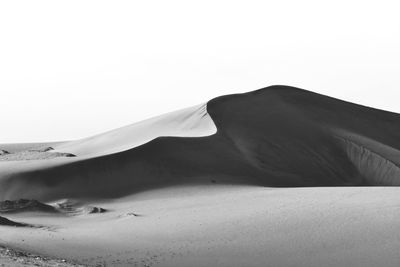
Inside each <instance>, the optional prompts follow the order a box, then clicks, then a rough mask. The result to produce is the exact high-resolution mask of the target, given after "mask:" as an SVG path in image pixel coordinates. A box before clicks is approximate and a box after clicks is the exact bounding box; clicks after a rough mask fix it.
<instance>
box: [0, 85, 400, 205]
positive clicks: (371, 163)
mask: <svg viewBox="0 0 400 267" xmlns="http://www.w3.org/2000/svg"><path fill="white" fill-rule="evenodd" d="M171 114H172V115H169V114H167V115H164V116H160V117H158V118H156V119H151V120H149V121H147V122H144V123H142V125H140V123H139V126H138V124H134V125H132V126H128V127H124V128H121V129H117V130H114V131H111V132H108V133H105V134H102V135H98V136H94V137H92V138H88V139H83V140H80V141H72V142H64V143H60V144H59V145H57V144H56V145H55V146H54V147H55V151H58V150H59V149H60V151H62V152H66V153H71V152H73V153H76V155H77V157H76V159H72V160H71V159H69V160H61V161H60V160H55V161H47V162H35V163H33V164H31V165H28V164H26V163H22V164H20V165H21V169H20V170H19V167H18V166H16V165H13V168H10V169H11V170H9V171H7V170H3V169H1V167H2V166H1V165H0V185H1V189H0V190H1V192H0V195H1V198H2V199H3V200H4V199H18V198H33V199H40V200H51V199H59V198H71V197H72V198H110V197H120V196H123V195H128V194H131V193H135V192H139V191H142V190H146V189H151V188H157V187H163V186H168V185H174V184H191V183H209V182H210V179H211V178H210V177H213V180H215V181H217V182H218V183H229V184H235V183H238V184H251V185H260V186H285V187H302V186H359V185H363V186H368V185H385V186H392V185H400V178H398V177H399V173H400V172H399V167H398V166H399V165H400V157H399V156H400V153H399V148H400V116H399V115H398V114H395V113H391V112H386V111H382V110H377V109H373V108H369V107H365V106H361V105H356V104H352V103H348V102H345V101H341V100H338V99H334V98H331V97H327V96H323V95H320V94H316V93H313V92H310V91H306V90H302V89H298V88H294V87H288V86H271V87H267V88H264V89H260V90H257V91H253V92H249V93H244V94H235V95H227V96H221V97H217V98H215V99H212V100H211V101H209V102H208V103H207V105H206V106H205V105H203V106H199V107H196V108H194V109H186V110H183V112H180V113H179V112H178V113H171ZM206 116H209V119H208V120H207V118H206ZM177 119H179V120H177ZM172 122H173V123H172ZM171 123H172V125H171ZM178 123H181V124H183V126H182V125H178ZM154 124H157V125H158V126H157V127H159V128H163V129H162V130H161V133H160V136H157V132H156V131H153V130H154V129H153V128H154V127H155V126H154ZM211 124H215V127H216V131H215V130H205V129H207V128H208V129H210V128H212V127H213V125H211ZM160 125H161V126H160ZM177 125H178V126H177ZM204 125H206V126H204ZM169 126H170V127H172V128H173V127H181V128H184V130H180V132H178V131H176V130H165V129H168V127H169ZM196 127H197V129H198V130H199V131H198V132H196ZM188 129H189V130H188ZM138 132H141V133H140V134H138ZM188 132H189V134H188ZM143 133H144V134H145V133H151V135H152V137H153V138H152V140H139V141H138V139H143V137H142V136H143ZM165 133H167V134H168V133H170V134H171V136H162V135H163V134H165ZM174 134H175V135H178V136H172V135H174ZM186 134H187V135H189V136H195V137H187V136H185V135H186ZM207 134H209V135H207ZM204 135H206V136H204ZM348 136H352V137H351V139H350V138H349V137H348ZM365 140H369V142H365ZM113 145H115V146H116V147H118V148H119V149H120V150H121V149H122V151H119V150H118V149H116V150H113ZM80 146H82V147H84V149H80ZM68 148H71V150H72V151H68ZM127 148H128V149H127ZM61 149H62V150H61ZM115 151H116V152H115ZM377 151H379V153H378V152H377ZM77 152H80V153H81V155H80V153H77ZM49 153H52V152H49ZM389 158H390V159H389ZM27 186H29V188H30V190H26V189H27Z"/></svg>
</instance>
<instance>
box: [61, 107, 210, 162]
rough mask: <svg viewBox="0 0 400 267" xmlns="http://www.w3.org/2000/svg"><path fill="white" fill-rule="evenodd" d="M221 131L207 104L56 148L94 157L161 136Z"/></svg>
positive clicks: (199, 135) (120, 150) (66, 143)
mask: <svg viewBox="0 0 400 267" xmlns="http://www.w3.org/2000/svg"><path fill="white" fill-rule="evenodd" d="M216 132H217V128H216V126H215V124H214V122H213V120H212V118H211V117H210V115H209V114H208V113H207V104H201V105H197V106H194V107H189V108H185V109H182V110H177V111H174V112H170V113H167V114H164V115H161V116H157V117H154V118H150V119H147V120H144V121H141V122H137V123H134V124H131V125H128V126H125V127H121V128H118V129H115V130H112V131H109V132H106V133H102V134H98V135H95V136H91V137H88V138H84V139H80V140H76V141H70V142H65V143H62V144H59V145H56V146H55V149H56V151H59V152H64V151H68V152H69V153H73V154H76V155H77V156H84V157H94V156H103V155H107V154H113V153H117V152H122V151H125V150H128V149H133V148H135V147H138V146H141V145H143V144H145V143H148V142H151V141H152V140H154V139H156V138H158V137H167V136H170V137H203V136H209V135H213V134H215V133H216Z"/></svg>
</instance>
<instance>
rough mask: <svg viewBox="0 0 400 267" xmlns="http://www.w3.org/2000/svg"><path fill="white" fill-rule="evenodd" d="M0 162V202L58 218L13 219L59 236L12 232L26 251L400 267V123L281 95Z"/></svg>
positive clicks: (267, 93) (288, 91)
mask: <svg viewBox="0 0 400 267" xmlns="http://www.w3.org/2000/svg"><path fill="white" fill-rule="evenodd" d="M49 147H51V148H54V149H49ZM0 149H1V150H4V151H7V152H8V153H2V155H0V200H2V201H6V200H8V201H14V202H7V203H8V204H10V203H16V202H15V201H17V200H18V199H22V198H23V199H30V201H31V202H29V203H30V204H32V203H34V204H35V203H36V204H37V205H36V204H35V205H36V206H40V207H47V206H49V207H50V208H52V209H54V210H56V211H57V212H54V213H51V212H47V213H46V214H43V209H40V208H39V209H36V210H35V209H34V208H33V207H34V206H35V205H28V206H27V207H28V210H29V213H26V212H21V211H22V210H20V209H16V208H15V207H14V206H13V209H8V211H10V210H12V211H13V212H11V213H8V212H7V209H6V208H3V209H2V210H0V212H2V213H1V215H2V216H3V215H4V216H7V217H9V219H10V220H14V219H15V220H16V221H23V222H24V223H29V224H38V225H49V227H51V228H50V229H52V231H48V230H46V229H40V230H38V229H25V230H13V231H11V232H10V231H6V230H3V229H2V228H1V227H0V235H1V236H2V238H3V239H4V240H5V243H7V244H10V245H12V246H15V247H20V248H22V249H24V250H26V251H30V252H34V253H41V254H44V255H50V256H54V257H56V258H60V257H62V258H66V259H78V262H79V263H86V264H89V265H96V264H100V263H102V262H104V263H106V264H108V265H111V266H114V265H121V266H131V265H132V264H135V263H136V264H137V265H138V266H153V265H158V266H190V265H193V264H194V265H196V266H376V265H380V266H399V265H400V258H399V257H398V256H397V253H395V251H397V250H398V249H399V248H400V243H399V242H398V240H400V236H399V234H398V233H397V231H396V230H395V229H397V228H398V226H400V222H399V220H398V218H400V216H398V215H400V214H399V209H397V208H398V206H399V205H400V198H399V197H398V196H399V194H398V193H399V191H398V188H397V187H393V188H388V186H398V185H400V152H399V149H400V115H399V114H395V113H391V112H386V111H382V110H377V109H373V108H369V107H365V106H360V105H356V104H352V103H348V102H345V101H341V100H338V99H334V98H331V97H327V96H323V95H319V94H316V93H313V92H309V91H306V90H302V89H298V88H293V87H287V86H271V87H267V88H264V89H261V90H257V91H254V92H250V93H245V94H237V95H228V96H222V97H218V98H215V99H212V100H210V101H209V102H208V103H207V104H206V105H199V106H195V107H192V108H187V109H184V110H180V111H177V112H172V113H169V114H166V115H163V116H159V117H156V118H153V119H149V120H146V121H143V122H139V123H136V124H132V125H129V126H126V127H122V128H119V129H116V130H113V131H109V132H106V133H103V134H99V135H96V136H93V137H89V138H84V139H81V140H75V141H65V142H57V143H46V144H45V143H43V144H9V145H7V144H4V145H0ZM68 155H74V157H70V156H68ZM331 186H335V187H338V186H339V187H338V188H335V189H333V188H330V187H331ZM344 186H346V187H347V188H344ZM357 186H370V188H364V189H360V188H358V187H357ZM374 186H385V187H382V189H378V188H376V187H374ZM273 187H313V188H307V189H301V188H298V189H294V188H291V189H284V188H281V189H277V188H275V189H272V188H273ZM322 187H326V188H322ZM380 194H382V195H380ZM194 196H196V197H194ZM329 196H332V198H331V197H329ZM380 196H381V198H380ZM35 201H38V202H35ZM39 201H40V202H39ZM3 203H6V202H3ZM38 203H40V205H39V204H38ZM185 203H186V204H185ZM42 204H43V205H44V206H41V205H42ZM6 206H7V205H6ZM11 206H12V205H11ZM36 206H35V207H36ZM8 207H10V205H8ZM360 207H361V208H360ZM382 207H383V209H381V210H379V209H380V208H382ZM25 208H26V207H25ZM60 214H61V215H66V216H60ZM69 215H71V216H69ZM357 218H362V220H361V219H357ZM380 218H385V220H383V219H380ZM333 222H335V223H337V224H338V225H341V226H340V227H338V226H335V225H334V223H333ZM384 228H385V229H384ZM116 229H119V230H116ZM313 229H318V231H317V233H316V232H314V230H313ZM46 231H47V232H46ZM324 231H325V233H324ZM196 232H198V234H194V233H196ZM99 233H101V234H100V235H99ZM365 233H368V235H370V236H373V237H374V240H372V239H366V238H364V237H363V236H364V234H365ZM22 236H29V237H30V239H29V241H27V242H26V243H25V242H21V241H20V240H19V239H18V238H20V237H21V238H22ZM349 236H352V237H353V239H350V237H349ZM15 237H18V238H15ZM133 237H134V238H133ZM24 240H25V239H24ZM385 240H386V241H385ZM341 241H343V242H342V243H341ZM46 242H49V243H51V244H53V245H51V246H49V245H45V243H46ZM374 242H379V243H380V245H381V246H380V247H378V248H376V247H374V244H373V243H374ZM385 242H386V243H385ZM94 244H95V245H94ZM343 244H344V245H343ZM341 245H343V246H345V248H344V247H340V246H341ZM352 253H353V254H352ZM288 255H290V256H288ZM373 255H375V257H373Z"/></svg>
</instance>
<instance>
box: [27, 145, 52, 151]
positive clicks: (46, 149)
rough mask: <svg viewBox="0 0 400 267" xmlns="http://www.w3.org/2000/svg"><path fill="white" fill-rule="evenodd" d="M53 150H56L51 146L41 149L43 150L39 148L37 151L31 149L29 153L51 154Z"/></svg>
mask: <svg viewBox="0 0 400 267" xmlns="http://www.w3.org/2000/svg"><path fill="white" fill-rule="evenodd" d="M52 150H54V148H52V147H51V146H47V147H41V148H37V149H29V151H31V152H49V151H52Z"/></svg>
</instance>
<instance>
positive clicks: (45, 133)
mask: <svg viewBox="0 0 400 267" xmlns="http://www.w3.org/2000/svg"><path fill="white" fill-rule="evenodd" d="M399 10H400V8H399V6H398V5H396V1H393V2H386V1H373V2H372V1H371V2H369V1H349V0H347V1H321V0H320V1H283V0H279V1H259V2H256V1H250V0H246V1H232V0H231V1H217V0H213V1H204V0H202V1H189V0H186V1H172V0H168V1H165V0H164V1H149V0H146V1H134V0H132V1H116V0H113V1H111V0H110V1H99V0H96V1H84V0H79V1H71V0H68V1H56V0H50V1H38V0H36V1H32V0H28V1H18V0H13V1H1V2H0V98H1V100H0V104H1V106H0V112H1V115H0V127H1V128H0V129H1V130H0V143H6V142H29V141H51V140H64V139H75V138H80V137H86V136H89V135H92V134H96V133H100V132H103V131H106V130H109V129H112V128H115V127H119V126H123V125H126V124H130V123H133V122H136V121H138V120H142V119H145V118H148V117H151V116H154V115H159V114H162V113H165V112H169V111H173V110H176V109H180V108H184V107H187V106H191V105H195V104H199V103H202V102H205V101H207V100H209V99H211V98H213V97H215V96H219V95H223V94H229V93H236V92H244V91H250V90H254V89H258V88H261V87H265V86H268V85H272V84H287V85H293V86H298V87H302V88H304V89H308V90H312V91H316V92H320V93H323V94H328V95H331V96H335V97H338V98H342V99H345V100H349V101H353V102H357V103H361V104H365V105H369V106H374V107H377V108H382V109H387V110H391V111H396V112H400V105H399V99H400V98H399V96H400V91H399V89H400V73H399V72H400V16H399V14H398V12H399Z"/></svg>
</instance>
